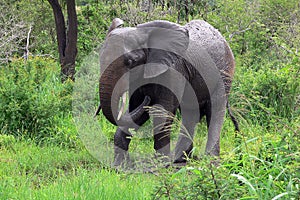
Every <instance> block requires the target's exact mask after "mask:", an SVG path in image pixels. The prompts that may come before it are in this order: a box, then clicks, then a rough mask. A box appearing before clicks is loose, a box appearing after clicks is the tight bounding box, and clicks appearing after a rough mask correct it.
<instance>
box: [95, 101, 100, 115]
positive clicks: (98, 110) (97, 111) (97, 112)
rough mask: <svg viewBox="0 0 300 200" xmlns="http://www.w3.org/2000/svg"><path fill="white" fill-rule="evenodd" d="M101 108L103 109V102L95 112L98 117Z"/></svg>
mask: <svg viewBox="0 0 300 200" xmlns="http://www.w3.org/2000/svg"><path fill="white" fill-rule="evenodd" d="M100 110H101V104H99V106H98V108H97V110H96V112H95V114H94V117H96V116H97V115H98V114H99V112H100Z"/></svg>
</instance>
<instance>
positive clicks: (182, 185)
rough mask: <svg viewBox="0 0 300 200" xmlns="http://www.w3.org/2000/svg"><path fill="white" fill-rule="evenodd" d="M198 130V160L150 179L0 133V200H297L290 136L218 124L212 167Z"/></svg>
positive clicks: (141, 144)
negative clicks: (217, 156) (218, 147)
mask: <svg viewBox="0 0 300 200" xmlns="http://www.w3.org/2000/svg"><path fill="white" fill-rule="evenodd" d="M295 126H296V127H297V125H295ZM203 130H205V127H204V126H202V125H200V126H199V127H198V129H197V133H196V141H195V143H196V145H195V153H197V156H198V157H199V158H200V159H199V160H197V161H191V162H190V163H189V165H188V166H187V167H185V168H182V169H181V170H179V171H178V170H174V169H160V170H157V171H155V173H154V174H150V173H129V172H116V171H115V170H113V169H111V168H103V166H102V165H101V163H100V162H98V161H97V160H96V159H95V158H93V157H92V156H91V155H90V154H89V152H88V151H87V150H86V149H85V148H83V147H82V146H81V147H78V148H67V147H59V146H55V145H51V144H48V145H47V144H46V145H37V144H35V143H34V142H32V141H29V140H27V141H26V140H15V139H14V138H13V137H11V136H5V135H1V140H0V155H1V156H0V161H1V162H0V174H1V176H0V177H1V178H0V199H207V198H210V199H299V191H300V188H299V187H300V167H299V163H300V153H299V135H297V134H298V133H297V132H295V133H294V132H292V131H290V130H288V129H283V128H282V129H280V128H279V127H277V130H276V129H274V130H265V129H264V128H262V127H260V126H254V125H252V126H249V125H247V126H246V125H245V124H244V125H242V130H243V132H242V134H241V135H238V136H236V135H235V133H234V131H233V126H232V124H231V122H230V120H226V121H225V124H224V128H223V132H222V140H221V160H220V164H219V166H218V167H216V166H214V165H213V164H212V160H213V159H212V158H208V157H206V156H203V155H202V154H201V152H202V150H201V146H202V144H205V138H206V136H205V134H203V133H202V132H203ZM144 131H145V130H144ZM279 133H280V134H281V135H280V134H279ZM174 139H175V138H174ZM132 142H133V143H132V144H131V147H132V152H135V151H140V150H141V149H144V150H145V149H146V150H148V151H149V152H153V150H152V148H151V147H152V146H153V144H152V142H151V140H149V139H143V138H141V139H136V140H133V141H132ZM146 150H145V151H146Z"/></svg>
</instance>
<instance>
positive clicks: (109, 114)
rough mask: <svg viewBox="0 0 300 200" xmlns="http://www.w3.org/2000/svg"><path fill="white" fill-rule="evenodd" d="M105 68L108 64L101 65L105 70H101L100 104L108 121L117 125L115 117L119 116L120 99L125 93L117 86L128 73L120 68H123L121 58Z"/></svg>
mask: <svg viewBox="0 0 300 200" xmlns="http://www.w3.org/2000/svg"><path fill="white" fill-rule="evenodd" d="M103 60H104V59H103ZM105 66H107V65H106V63H101V67H103V68H105V69H101V71H102V73H101V74H102V75H101V77H100V84H99V95H100V104H101V107H102V112H103V114H104V116H105V117H106V118H107V119H108V121H110V122H111V123H113V124H114V125H117V123H116V120H115V118H116V117H114V116H117V112H118V104H119V98H120V97H121V95H122V93H123V92H124V91H122V88H115V86H116V84H117V81H118V80H119V79H120V78H121V77H122V75H123V74H124V73H126V71H125V68H124V67H120V66H123V57H119V58H118V59H116V60H115V61H113V63H111V64H109V66H108V67H105ZM122 70H123V71H122ZM114 90H115V93H116V95H114V99H113V91H114Z"/></svg>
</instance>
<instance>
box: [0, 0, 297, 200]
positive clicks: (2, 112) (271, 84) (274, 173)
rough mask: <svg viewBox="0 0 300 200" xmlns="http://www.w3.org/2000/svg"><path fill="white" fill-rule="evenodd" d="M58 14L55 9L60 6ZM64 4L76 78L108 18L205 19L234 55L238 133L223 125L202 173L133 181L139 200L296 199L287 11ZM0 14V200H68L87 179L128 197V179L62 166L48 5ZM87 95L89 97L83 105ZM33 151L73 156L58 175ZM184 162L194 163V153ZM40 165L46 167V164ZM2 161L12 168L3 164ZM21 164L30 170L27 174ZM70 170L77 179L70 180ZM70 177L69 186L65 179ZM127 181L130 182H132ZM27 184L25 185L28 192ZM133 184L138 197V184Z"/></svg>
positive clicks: (292, 47)
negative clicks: (69, 14) (74, 23)
mask: <svg viewBox="0 0 300 200" xmlns="http://www.w3.org/2000/svg"><path fill="white" fill-rule="evenodd" d="M61 2H62V5H64V4H63V2H64V1H61ZM76 2H77V8H76V9H77V14H78V29H79V30H78V31H79V32H78V45H77V46H78V54H77V55H78V56H77V68H78V69H79V68H80V67H81V66H83V64H84V62H85V59H87V58H86V56H87V55H89V54H90V53H91V52H92V51H94V50H95V49H96V48H97V47H98V46H99V45H100V44H101V43H102V42H103V40H104V38H105V35H106V31H107V29H108V27H109V26H110V23H111V20H112V19H113V18H115V17H120V18H122V19H123V20H124V21H125V23H126V25H129V26H134V25H136V24H138V23H143V22H146V21H149V20H154V19H165V20H169V21H173V22H177V23H180V24H185V23H186V22H187V21H188V20H192V19H205V20H206V21H208V22H209V23H210V24H212V25H213V26H214V27H216V28H218V29H219V30H220V32H221V33H222V34H223V35H224V36H225V37H226V39H227V41H228V42H229V45H230V46H231V48H232V50H233V52H234V55H235V58H236V73H235V77H234V80H233V86H232V91H231V96H230V103H231V106H232V110H233V113H234V114H235V115H236V116H237V118H238V121H239V122H240V124H241V130H242V131H241V133H239V134H237V133H234V131H233V126H232V124H231V123H230V121H229V120H226V121H225V125H224V128H223V131H222V137H223V139H222V140H221V154H222V155H221V160H220V161H219V166H218V167H216V166H215V165H213V164H212V161H211V158H207V157H205V156H201V161H193V160H192V161H191V162H190V164H189V166H188V167H185V168H182V169H181V170H179V171H178V172H174V171H172V169H167V170H161V171H158V172H157V173H156V172H155V173H154V174H156V175H157V177H156V176H155V177H148V176H147V177H145V178H146V179H145V180H148V179H149V182H150V183H151V184H152V185H154V186H155V187H153V188H152V191H148V194H147V196H146V197H145V198H154V199H161V198H167V199H236V198H244V199H246V198H248V199H272V198H273V199H279V198H283V199H297V198H299V196H300V193H299V191H300V168H299V163H300V149H299V147H300V135H299V130H300V126H299V124H300V109H299V108H300V59H299V58H300V53H299V48H300V4H299V2H298V1H296V0H291V1H288V0H253V1H247V0H230V1H229V0H224V1H221V0H204V1H192V0H178V1H170V0H164V1H162V0H160V1H155V0H152V1H150V0H135V1H133V0H126V1H122V0H114V1H104V0H103V1H100V0H78V1H76ZM0 8H1V10H3V12H2V14H0V16H1V19H0V20H1V21H0V22H1V23H0V24H1V25H0V27H1V31H0V38H1V39H0V47H1V49H2V50H1V51H0V63H1V65H0V151H1V156H2V152H3V155H4V157H3V158H2V157H0V162H2V161H4V162H3V163H2V164H1V165H0V172H3V174H4V175H3V179H0V197H1V196H2V194H3V195H4V197H5V198H19V197H21V198H24V197H23V196H22V194H20V195H19V196H18V195H15V194H14V192H16V190H18V187H20V188H22V189H23V192H24V191H25V190H27V188H30V189H32V188H34V190H36V191H38V192H36V193H34V194H35V195H36V198H44V197H45V196H44V194H45V193H47V194H48V195H49V194H50V195H51V194H54V193H57V191H60V192H62V190H63V189H62V188H64V187H65V186H66V187H67V188H68V191H70V192H72V191H73V192H74V190H77V189H78V190H81V189H80V188H81V181H83V182H85V181H87V179H88V180H90V179H91V177H93V175H94V174H96V177H102V176H108V178H107V179H110V178H111V177H109V176H110V175H111V176H113V177H117V178H116V179H112V180H114V182H110V184H112V185H111V186H108V188H110V190H109V191H114V187H116V184H117V183H118V182H122V181H124V180H125V183H126V180H129V182H130V184H131V185H130V186H128V185H126V184H125V185H122V187H123V189H124V188H126V187H130V189H129V191H132V192H133V191H134V190H133V189H132V188H135V184H137V183H136V182H135V181H134V179H131V178H130V177H127V176H124V177H123V176H122V174H121V175H120V174H117V173H114V172H113V173H111V172H110V171H106V172H104V173H103V172H101V173H99V172H95V171H93V170H91V169H92V168H93V169H94V168H96V167H99V164H95V163H93V162H94V161H93V160H92V158H88V159H87V158H83V157H85V156H86V155H84V156H80V155H81V153H79V156H77V157H78V161H74V160H72V162H71V161H70V162H68V161H66V160H67V159H72V156H73V157H74V155H75V154H76V152H82V144H81V142H80V139H79V138H78V135H77V132H76V127H75V125H74V121H73V118H72V92H73V83H72V82H70V81H69V82H66V83H64V84H62V83H61V82H60V77H59V76H60V74H59V71H60V69H59V64H58V62H57V60H58V54H57V43H56V38H55V35H56V34H55V25H54V18H53V16H52V12H51V8H50V5H48V3H47V1H39V0H21V1H10V2H9V3H0ZM30 30H31V31H30ZM14 33H15V34H14ZM12 36H15V37H12ZM28 42H29V43H28ZM26 46H28V50H29V52H30V56H29V57H28V58H26V57H24V56H23V55H24V51H26ZM96 87H97V86H96V85H95V90H94V91H95V93H96V92H97V88H96ZM96 106H97V105H95V107H96ZM100 120H101V121H100ZM100 120H99V121H100V122H101V124H102V125H101V126H102V128H103V129H104V130H106V132H107V135H108V136H109V137H110V138H112V137H113V136H112V133H113V131H114V127H112V125H111V124H110V123H109V122H107V121H106V120H105V119H104V118H102V117H101V119H100ZM203 129H205V128H203V127H202V126H200V127H198V130H197V137H198V136H200V138H199V139H197V140H196V141H195V143H196V144H199V143H201V142H202V141H203V140H204V141H205V137H206V136H205V135H203V134H202V135H201V131H202V132H204V131H203ZM18 140H21V142H20V143H19V141H18ZM23 140H26V142H25V143H24V141H23ZM27 140H29V141H34V144H30V145H28V141H27ZM30 143H31V142H30ZM138 143H139V144H137V145H136V147H134V148H133V149H136V150H139V151H143V150H145V149H152V145H149V143H151V141H150V142H149V140H142V139H139V141H138ZM41 144H42V145H46V146H47V145H49V146H50V148H53V149H54V150H55V151H54V153H55V154H60V151H61V150H59V148H58V147H57V146H64V147H66V149H67V150H64V151H65V152H67V151H68V150H69V149H71V148H72V150H74V149H75V151H76V152H75V153H74V152H71V153H70V158H67V157H66V158H65V157H63V158H61V157H60V156H58V158H57V160H58V161H57V162H61V163H62V164H59V163H56V161H50V160H49V159H46V158H44V157H45V156H44V157H43V156H42V155H39V154H38V150H37V149H38V148H42V147H41V146H39V145H41ZM32 145H33V146H32ZM35 145H37V146H35ZM133 145H135V144H133ZM28 146H29V147H28ZM53 146H55V147H53ZM195 146H196V145H195ZM26 148H28V149H29V150H28V152H27V151H26V150H25V155H26V156H27V157H29V158H27V157H26V156H25V158H22V156H21V153H20V152H22V150H23V149H26ZM15 149H17V150H15ZM142 149H143V150H142ZM40 150H41V152H45V151H46V152H47V151H48V150H47V149H40ZM30 151H34V152H35V154H37V156H41V157H43V158H44V159H45V160H46V161H47V163H48V164H47V163H46V164H41V165H40V164H39V159H38V157H37V158H31V154H30ZM49 151H50V150H49ZM195 151H196V152H197V149H196V150H195ZM198 151H201V150H198ZM26 152H27V153H26ZM50 152H51V151H50ZM46 154H47V155H48V154H49V156H48V157H51V153H49V152H47V153H46ZM66 154H67V155H68V153H66ZM71 154H72V155H71ZM9 157H13V159H12V160H9ZM75 157H76V156H75ZM77 157H76V159H77ZM26 159H28V160H30V162H29V161H27V160H26ZM32 159H33V160H34V162H31V160H32ZM51 163H52V164H51ZM53 163H54V164H53ZM15 166H17V167H16V169H17V171H15V172H14V170H12V169H15ZM77 166H79V169H76V167H77ZM5 167H7V168H8V169H9V170H6V169H5ZM110 173H111V174H110ZM78 174H79V178H78V177H76V176H77V175H78ZM107 174H109V175H107ZM10 176H14V177H18V176H19V179H20V180H21V181H20V182H25V181H24V180H25V179H27V178H28V179H29V182H26V184H25V185H24V184H20V185H21V186H19V185H18V181H19V179H17V178H12V177H10ZM58 176H64V178H66V180H65V179H63V178H62V179H59V183H58V185H57V183H56V182H55V180H57V179H58ZM120 176H121V177H120ZM136 176H137V177H138V178H140V177H139V176H140V175H136ZM141 176H145V175H141ZM153 176H154V175H153ZM41 177H42V178H41ZM69 177H71V178H72V180H74V185H73V182H68V181H67V180H68V178H69ZM1 178H2V174H1ZM142 178H143V177H142ZM2 180H3V181H2ZM30 180H32V182H33V183H30ZM102 181H105V180H102ZM146 182H147V181H146ZM52 183H53V185H51V184H52ZM49 184H50V185H51V187H49V189H47V190H46V191H45V188H44V190H39V187H42V186H47V185H49ZM97 184H98V180H93V183H92V186H91V187H97V186H98V185H97ZM143 184H145V185H147V184H146V183H145V181H143ZM139 186H140V187H139V188H140V189H139V190H140V191H141V192H140V193H138V192H137V193H136V194H137V195H140V197H141V198H142V197H143V195H144V192H145V191H143V190H142V187H143V186H142V185H139ZM73 187H74V188H73ZM83 187H84V191H85V192H86V191H88V186H87V185H84V186H83ZM148 187H150V186H149V185H148ZM2 188H4V190H2ZM14 188H16V189H14ZM5 191H8V192H5ZM84 191H83V193H84ZM122 191H123V190H122ZM76 192H78V191H76ZM76 192H75V193H76ZM89 192H90V193H89V194H90V195H91V196H90V197H91V198H94V199H95V198H97V196H93V195H96V194H97V195H99V193H101V192H99V190H96V192H95V193H93V192H94V190H91V191H89ZM25 193H26V192H25ZM124 193H126V190H124ZM27 194H28V193H27ZM30 195H32V194H31V193H29V194H28V198H29V196H30ZM66 195H67V196H68V194H65V196H66ZM77 195H78V194H77ZM119 195H122V194H119ZM74 196H75V197H76V195H75V194H72V195H70V196H68V197H70V198H73V197H74ZM108 196H109V197H110V198H116V199H117V198H120V196H110V195H108ZM130 198H133V196H130V195H129V196H128V199H130Z"/></svg>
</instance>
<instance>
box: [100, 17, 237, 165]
mask: <svg viewBox="0 0 300 200" xmlns="http://www.w3.org/2000/svg"><path fill="white" fill-rule="evenodd" d="M120 25H122V21H121V20H120V19H115V20H114V21H113V23H112V25H111V27H110V29H109V31H108V34H107V38H106V44H105V45H104V47H103V49H102V51H101V54H100V62H101V73H102V74H101V78H100V89H99V91H100V92H99V93H100V103H101V107H102V110H103V114H104V115H105V117H106V118H107V119H108V120H109V121H110V122H112V123H113V124H115V125H117V124H118V125H119V127H118V129H117V131H116V133H115V136H114V145H115V160H114V165H115V166H119V165H122V164H124V163H125V162H124V161H126V160H127V159H129V156H128V146H129V143H130V137H128V136H131V134H130V132H129V131H128V128H132V127H134V128H136V129H137V128H138V127H139V126H141V125H143V124H144V123H145V122H146V121H147V120H148V119H149V114H148V113H147V112H145V110H144V109H143V106H152V105H160V106H161V107H163V108H164V109H165V110H167V111H169V112H170V113H173V114H175V112H176V110H177V109H178V108H179V109H180V111H181V113H182V124H183V126H184V127H185V128H186V130H187V131H188V134H189V136H188V137H187V136H186V135H185V134H181V135H180V136H179V139H178V142H177V145H176V147H175V154H174V158H173V161H174V162H175V163H181V162H185V161H186V160H185V155H190V152H191V150H192V139H193V136H194V129H195V126H196V124H197V123H198V122H199V121H200V120H201V118H202V117H203V116H206V121H207V126H208V141H207V145H206V153H207V154H209V155H214V156H218V155H219V153H220V144H219V143H220V140H219V139H220V131H221V127H222V124H223V120H224V114H225V110H226V105H227V108H228V111H229V114H230V116H231V118H232V120H233V122H234V123H235V127H236V130H238V125H237V123H236V121H235V119H234V117H233V116H232V115H231V112H230V110H229V104H228V102H227V97H228V94H229V91H230V87H231V80H232V77H233V74H234V68H235V63H234V57H233V54H232V52H231V50H230V48H229V46H228V44H227V43H226V41H225V39H224V38H223V37H222V36H221V34H220V33H219V32H218V31H217V30H216V29H215V28H213V27H212V26H211V25H209V24H208V23H207V22H205V21H201V20H194V21H191V22H190V23H188V24H186V25H185V26H180V25H178V24H175V23H171V22H168V21H152V22H148V23H145V24H141V25H138V26H137V27H125V28H122V27H120ZM149 27H150V28H151V27H158V28H165V29H167V30H168V29H169V30H174V31H176V33H178V38H177V39H176V41H175V40H174V38H171V39H169V38H165V39H164V38H163V39H162V38H159V37H161V36H162V34H158V33H153V32H151V31H150V32H149V31H144V32H143V31H142V34H141V32H139V34H136V35H135V33H136V32H137V31H138V29H139V30H143V28H145V29H147V28H149ZM115 36H119V37H120V38H121V39H122V38H124V37H125V38H126V39H127V43H126V42H125V43H122V42H120V43H118V45H119V46H118V47H116V46H115V44H113V45H111V46H110V43H111V42H110V39H112V38H114V37H115ZM162 40H163V41H165V42H166V43H167V44H168V45H170V48H172V47H175V48H177V50H178V51H179V52H178V53H180V51H182V52H184V55H185V58H188V59H192V60H195V62H194V63H193V64H191V63H190V62H188V61H187V59H184V58H183V56H180V55H177V54H176V53H177V52H176V53H174V52H173V53H172V52H168V51H163V50H159V49H152V48H144V49H138V50H135V51H130V48H131V49H132V47H129V46H130V45H134V44H135V43H138V44H139V45H140V44H141V43H148V44H149V43H154V44H155V42H156V41H159V42H161V41H162ZM120 41H122V40H120ZM128 41H129V42H128ZM113 43H115V42H113ZM172 45H174V46H172ZM178 46H179V47H178ZM187 47H189V49H188V50H187ZM203 49H204V50H205V52H206V54H207V55H206V56H209V57H211V59H212V61H213V62H214V64H215V66H216V68H217V69H218V70H219V72H220V74H221V76H222V80H221V82H222V83H220V82H218V81H217V83H216V84H215V85H214V86H208V85H207V83H206V80H204V78H203V77H202V76H201V74H199V73H198V72H197V70H199V69H200V70H201V67H200V64H199V66H197V62H198V61H197V59H199V58H200V59H205V58H206V57H205V55H200V54H201V52H203ZM117 51H119V52H118V53H119V54H120V55H122V56H120V57H118V59H114V61H113V62H112V58H115V57H116V56H113V54H114V53H116V52H117ZM149 63H152V65H148V66H147V65H146V66H145V68H143V69H142V70H140V73H137V74H134V75H132V74H130V77H129V79H127V82H126V81H125V82H124V80H123V82H122V83H121V87H120V86H118V87H116V84H117V82H118V81H120V80H121V79H120V78H121V77H122V75H123V74H124V73H126V72H128V70H130V69H133V68H135V67H137V66H140V65H141V64H149ZM153 63H154V65H153ZM195 63H196V64H195ZM204 63H205V62H204ZM161 64H163V65H161ZM194 65H196V66H194ZM202 65H203V63H202ZM165 66H168V67H169V68H165ZM170 68H172V69H174V70H176V71H177V72H179V73H181V74H182V75H183V76H184V77H185V78H186V80H187V81H188V82H189V84H190V86H191V87H192V90H193V91H194V92H195V95H196V98H197V102H198V103H197V105H196V104H195V103H193V102H192V101H191V100H190V98H191V97H190V95H189V92H190V91H188V90H189V89H188V87H187V83H185V82H184V81H181V80H176V82H175V85H178V88H177V90H180V91H182V92H183V93H182V94H181V95H182V98H181V99H178V96H176V95H174V94H173V93H172V91H171V90H170V89H168V88H166V87H164V86H162V85H158V84H146V85H143V86H141V87H139V88H136V86H133V85H134V84H135V85H136V82H137V81H141V83H142V82H143V80H146V79H147V80H149V79H153V80H156V79H163V80H167V81H170V83H171V82H172V81H174V80H172V76H171V75H170V71H171V70H170ZM137 71H138V70H137ZM173 79H174V78H173ZM207 80H209V79H207ZM154 82H155V81H154ZM171 84H172V83H171ZM173 85H174V84H173ZM122 86H123V87H122ZM209 87H210V88H209ZM115 88H117V89H115ZM128 88H129V96H130V100H129V110H128V111H127V112H126V114H125V115H124V116H122V117H121V119H120V120H116V116H117V112H118V110H117V107H118V105H117V104H118V102H119V98H120V97H121V95H122V93H123V92H124V91H126V90H127V89H128ZM211 88H213V89H211ZM113 89H114V90H115V91H113ZM114 92H115V95H113V93H114ZM217 101H218V103H215V102H217ZM213 106H214V110H217V113H216V114H215V113H212V107H213ZM183 112H184V113H183ZM214 112H215V111H214ZM130 119H132V120H133V121H134V122H135V123H136V124H137V126H136V125H133V124H132V123H131V122H130ZM210 122H211V123H210ZM171 123H172V119H170V118H166V117H155V116H154V118H153V127H155V128H154V149H155V150H156V152H157V153H159V154H162V155H165V156H168V157H170V130H169V129H168V128H167V127H168V126H169V125H170V124H171ZM161 124H163V125H162V126H158V125H161ZM182 132H184V131H183V130H182Z"/></svg>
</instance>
